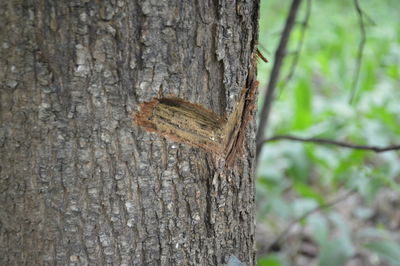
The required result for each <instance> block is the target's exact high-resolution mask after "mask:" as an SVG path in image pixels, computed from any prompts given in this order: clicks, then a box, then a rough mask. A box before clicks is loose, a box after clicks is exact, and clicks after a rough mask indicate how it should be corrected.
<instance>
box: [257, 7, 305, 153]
mask: <svg viewBox="0 0 400 266" xmlns="http://www.w3.org/2000/svg"><path fill="white" fill-rule="evenodd" d="M301 1H302V0H293V1H292V4H291V6H290V11H289V14H288V17H287V18H286V24H285V28H284V29H283V32H282V35H281V39H280V41H279V45H278V48H277V49H276V51H275V60H274V65H273V67H272V71H271V76H270V79H269V82H268V86H267V89H266V94H265V97H264V104H263V107H262V109H261V113H260V123H259V126H258V132H257V137H256V142H257V143H258V142H259V141H260V140H261V139H263V138H264V132H265V130H266V127H267V124H268V118H269V113H270V110H271V105H272V100H273V98H274V94H275V88H276V84H277V82H278V78H279V72H280V70H281V67H282V63H283V59H284V58H285V54H286V47H287V43H288V41H289V36H290V33H291V31H292V29H293V26H294V24H295V21H296V16H297V11H298V10H299V6H300V3H301ZM259 153H260V149H257V152H256V156H257V157H258V154H259Z"/></svg>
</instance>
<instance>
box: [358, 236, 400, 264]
mask: <svg viewBox="0 0 400 266" xmlns="http://www.w3.org/2000/svg"><path fill="white" fill-rule="evenodd" d="M364 247H365V248H366V249H368V250H370V251H372V252H375V253H376V254H377V255H378V256H379V257H381V258H383V259H386V260H388V261H389V262H390V263H393V265H400V246H399V245H398V244H397V243H395V242H393V241H390V240H382V241H375V242H370V243H367V244H365V245H364Z"/></svg>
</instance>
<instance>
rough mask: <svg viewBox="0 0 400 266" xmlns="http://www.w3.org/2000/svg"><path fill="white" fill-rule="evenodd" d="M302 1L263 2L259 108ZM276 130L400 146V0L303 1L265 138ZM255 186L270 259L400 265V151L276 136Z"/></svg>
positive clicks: (262, 244)
mask: <svg viewBox="0 0 400 266" xmlns="http://www.w3.org/2000/svg"><path fill="white" fill-rule="evenodd" d="M291 4H292V0H261V18H260V41H259V49H260V51H261V52H262V54H263V55H264V56H265V57H267V58H268V59H269V61H270V63H268V64H266V63H264V62H262V61H260V62H259V67H258V79H259V81H260V83H261V86H260V92H259V107H260V108H261V106H262V104H263V101H264V97H263V96H264V95H265V93H266V92H265V90H266V89H265V88H266V86H267V84H268V81H269V79H270V78H271V77H270V73H271V69H272V68H273V65H274V62H275V61H276V58H274V57H275V52H276V49H277V47H278V44H279V42H280V39H281V37H282V31H283V28H284V26H285V23H286V19H287V16H288V13H289V10H290V8H291ZM357 8H358V9H357ZM361 21H362V24H360V22H361ZM363 31H364V32H363ZM358 66H359V68H358ZM358 70H359V71H358ZM259 113H260V112H259ZM259 119H260V117H259ZM277 135H292V136H297V137H303V138H311V137H314V138H315V137H317V138H324V139H329V140H337V141H340V142H345V143H352V144H358V145H366V146H379V147H386V146H394V145H400V1H399V0H358V1H356V0H354V1H353V0H331V1H327V0H323V1H321V0H303V1H301V5H300V7H299V11H298V13H297V17H296V23H295V24H294V27H293V30H292V31H291V34H290V39H289V43H288V46H287V49H286V54H285V57H284V61H283V65H282V68H281V71H280V75H279V79H278V83H277V86H276V91H275V94H274V98H273V103H272V108H271V112H270V115H269V121H268V126H267V128H266V132H265V134H264V136H263V137H264V138H265V139H267V138H271V137H273V136H277ZM256 189H257V206H258V210H257V211H258V213H257V232H256V237H257V255H258V264H259V265H261V266H280V265H285V266H286V265H324V266H326V265H328V266H329V265H332V266H338V265H339V266H340V265H346V266H358V265H360V266H366V265H367V266H368V265H400V151H399V150H394V151H387V152H381V153H376V152H373V151H368V150H357V149H351V148H345V147H338V146H336V145H321V144H316V143H313V142H307V143H305V142H301V141H300V142H298V141H290V140H278V141H273V142H268V143H265V144H263V145H262V149H261V152H260V157H259V160H258V167H257V186H256Z"/></svg>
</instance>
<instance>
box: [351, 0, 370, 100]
mask: <svg viewBox="0 0 400 266" xmlns="http://www.w3.org/2000/svg"><path fill="white" fill-rule="evenodd" d="M354 5H355V7H356V11H357V14H358V22H359V24H360V33H361V39H360V43H359V44H358V52H357V61H356V69H355V71H354V79H353V84H352V89H351V95H350V104H351V103H352V102H353V100H354V97H355V94H356V91H357V85H358V80H359V77H360V70H361V63H362V59H363V55H364V47H365V42H366V31H365V23H364V11H363V10H362V9H361V6H360V3H359V2H358V0H354Z"/></svg>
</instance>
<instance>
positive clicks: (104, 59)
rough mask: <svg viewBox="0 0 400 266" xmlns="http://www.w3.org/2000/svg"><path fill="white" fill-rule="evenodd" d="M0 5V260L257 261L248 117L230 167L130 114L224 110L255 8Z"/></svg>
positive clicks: (176, 0)
mask: <svg viewBox="0 0 400 266" xmlns="http://www.w3.org/2000/svg"><path fill="white" fill-rule="evenodd" d="M0 5H1V6H0V42H1V45H0V81H1V101H0V104H1V109H0V117H1V127H0V147H1V153H0V171H1V176H0V190H1V192H0V264H1V265H55V264H57V265H66V264H69V265H89V264H90V265H108V264H110V265H111V264H113V265H221V264H224V263H226V262H227V260H228V258H229V256H231V255H235V256H236V257H238V258H239V259H240V260H241V261H242V262H244V263H246V264H248V265H253V264H254V263H255V262H254V177H253V170H254V169H253V168H254V156H255V153H254V151H255V145H254V121H253V122H252V123H250V126H249V127H248V128H247V131H246V137H247V141H246V146H245V153H244V155H243V156H242V157H241V158H239V160H237V161H236V164H235V167H231V168H229V169H226V168H225V167H224V165H223V164H218V163H215V160H214V158H213V155H212V154H210V153H208V152H205V151H203V150H201V149H199V148H192V147H189V146H188V145H185V144H179V143H174V142H171V141H167V140H165V139H163V138H162V137H160V136H158V135H157V134H152V133H148V132H146V131H144V130H143V129H141V128H139V127H137V126H135V125H133V124H132V113H134V112H136V111H137V110H138V106H139V104H140V103H141V102H144V101H148V100H150V99H151V98H152V97H155V96H163V95H175V96H176V97H180V98H183V99H185V100H188V101H191V102H194V103H197V104H200V105H202V106H204V107H205V108H208V109H211V110H213V111H214V112H215V113H217V114H220V115H221V116H222V115H229V114H230V113H231V112H232V110H233V108H234V106H235V104H236V102H237V100H238V97H239V95H240V92H241V90H242V88H244V87H246V80H247V78H248V75H249V72H250V71H252V69H251V68H252V66H251V53H252V52H253V50H254V46H255V42H256V39H257V23H258V1H257V0H255V1H245V0H243V1H236V2H235V1H230V0H220V1H207V0H205V1H203V0H197V1H191V0H169V1H159V0H157V1H128V0H109V1H90V0H86V1H51V0H42V1H40V0H37V1H22V0H12V1H1V2H0Z"/></svg>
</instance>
